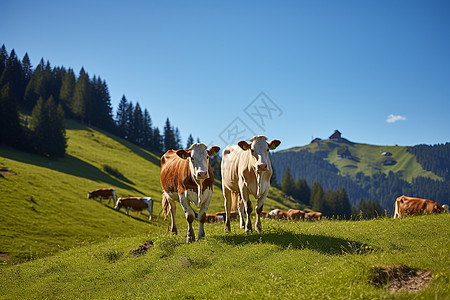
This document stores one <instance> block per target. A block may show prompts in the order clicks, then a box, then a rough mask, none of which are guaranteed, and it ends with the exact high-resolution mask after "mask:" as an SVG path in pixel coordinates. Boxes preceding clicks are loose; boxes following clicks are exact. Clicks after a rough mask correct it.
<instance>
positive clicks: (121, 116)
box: [116, 95, 128, 138]
mask: <svg viewBox="0 0 450 300" xmlns="http://www.w3.org/2000/svg"><path fill="white" fill-rule="evenodd" d="M127 107H128V101H127V98H126V97H125V95H123V96H122V98H121V99H120V102H119V105H118V106H117V112H116V126H117V130H118V132H119V136H121V137H123V138H125V136H126V126H127Z"/></svg>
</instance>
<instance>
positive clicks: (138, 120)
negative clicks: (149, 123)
mask: <svg viewBox="0 0 450 300" xmlns="http://www.w3.org/2000/svg"><path fill="white" fill-rule="evenodd" d="M131 130H132V131H133V137H134V140H132V142H133V143H136V144H138V145H142V142H143V139H142V137H143V132H144V115H143V113H142V109H141V106H140V105H139V102H137V103H136V106H135V107H134V112H133V123H132V124H131Z"/></svg>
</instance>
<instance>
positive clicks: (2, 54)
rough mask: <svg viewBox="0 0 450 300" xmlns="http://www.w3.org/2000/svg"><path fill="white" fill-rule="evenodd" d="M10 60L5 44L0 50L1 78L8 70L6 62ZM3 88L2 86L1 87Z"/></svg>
mask: <svg viewBox="0 0 450 300" xmlns="http://www.w3.org/2000/svg"><path fill="white" fill-rule="evenodd" d="M7 60H8V51H6V47H5V44H3V45H2V47H1V48H0V77H1V76H2V74H3V71H4V70H5V68H6V61H7ZM0 87H1V86H0Z"/></svg>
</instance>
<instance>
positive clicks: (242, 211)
mask: <svg viewBox="0 0 450 300" xmlns="http://www.w3.org/2000/svg"><path fill="white" fill-rule="evenodd" d="M237 198H238V200H237V203H238V213H239V227H240V228H241V229H244V228H245V220H244V214H245V207H244V201H242V198H241V195H238V196H237Z"/></svg>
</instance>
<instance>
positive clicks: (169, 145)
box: [164, 118, 178, 151]
mask: <svg viewBox="0 0 450 300" xmlns="http://www.w3.org/2000/svg"><path fill="white" fill-rule="evenodd" d="M176 149H178V148H177V145H176V141H175V133H174V132H173V128H172V126H171V125H170V121H169V118H167V119H166V125H165V126H164V151H168V150H176Z"/></svg>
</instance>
